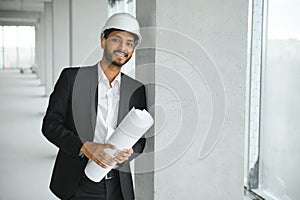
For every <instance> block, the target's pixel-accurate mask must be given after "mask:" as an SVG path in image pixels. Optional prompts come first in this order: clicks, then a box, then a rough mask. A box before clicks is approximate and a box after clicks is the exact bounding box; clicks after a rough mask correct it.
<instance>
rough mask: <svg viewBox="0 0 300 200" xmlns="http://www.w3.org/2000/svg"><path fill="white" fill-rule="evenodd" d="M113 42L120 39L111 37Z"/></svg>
mask: <svg viewBox="0 0 300 200" xmlns="http://www.w3.org/2000/svg"><path fill="white" fill-rule="evenodd" d="M112 41H113V42H119V41H120V40H119V39H118V38H112Z"/></svg>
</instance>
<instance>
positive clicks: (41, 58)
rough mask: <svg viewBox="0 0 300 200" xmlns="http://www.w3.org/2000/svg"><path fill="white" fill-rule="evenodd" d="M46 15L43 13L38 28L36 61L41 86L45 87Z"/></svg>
mask: <svg viewBox="0 0 300 200" xmlns="http://www.w3.org/2000/svg"><path fill="white" fill-rule="evenodd" d="M44 29H45V23H44V13H41V16H40V19H39V23H38V24H37V26H36V38H35V39H36V49H35V50H36V53H35V55H36V56H35V59H36V64H37V74H38V77H39V79H40V81H41V85H45V84H46V82H45V53H44V51H45V45H44V41H45V40H44V36H45V35H44Z"/></svg>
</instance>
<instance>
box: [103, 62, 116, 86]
mask: <svg viewBox="0 0 300 200" xmlns="http://www.w3.org/2000/svg"><path fill="white" fill-rule="evenodd" d="M100 67H101V68H102V70H103V72H104V74H105V76H106V78H107V79H108V81H109V84H110V85H111V83H112V82H113V81H114V79H115V78H116V76H117V75H118V74H119V73H120V71H121V67H119V66H116V65H113V64H106V63H105V62H104V61H103V60H101V61H100Z"/></svg>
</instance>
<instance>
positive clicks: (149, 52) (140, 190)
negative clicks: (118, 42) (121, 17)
mask: <svg viewBox="0 0 300 200" xmlns="http://www.w3.org/2000/svg"><path fill="white" fill-rule="evenodd" d="M136 8H137V9H136V17H137V19H138V20H139V22H140V26H141V30H143V29H144V28H146V27H155V26H156V14H155V13H156V1H146V0H143V1H140V0H137V1H136ZM146 32H147V31H142V33H145V34H143V37H144V38H143V40H142V43H145V41H147V42H148V43H150V44H151V45H150V46H155V35H154V34H152V35H147V34H146ZM140 47H141V48H138V49H137V50H136V69H135V74H136V78H137V79H138V80H140V81H141V82H142V83H144V84H145V86H146V95H147V105H148V110H149V111H150V113H151V114H152V116H154V117H155V114H154V113H155V109H154V105H155V89H156V88H155V85H154V84H153V83H155V70H156V68H155V59H156V56H155V53H156V50H155V49H154V48H149V49H148V48H143V45H141V46H140ZM153 135H154V129H151V130H149V131H148V132H147V134H146V137H147V143H146V147H145V150H144V152H145V153H146V155H147V156H145V157H143V156H141V157H138V159H136V160H135V171H136V172H137V173H136V174H135V193H136V194H135V195H136V199H142V200H153V199H154V194H155V190H154V188H155V185H154V173H155V172H154V162H155V158H154V154H151V153H152V152H154V146H155V143H154V142H155V140H154V136H153ZM145 165H147V166H148V167H147V168H148V169H146V170H144V168H145ZM139 172H142V173H139Z"/></svg>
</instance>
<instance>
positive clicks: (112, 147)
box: [104, 144, 117, 150]
mask: <svg viewBox="0 0 300 200" xmlns="http://www.w3.org/2000/svg"><path fill="white" fill-rule="evenodd" d="M104 148H109V149H113V150H117V147H115V146H114V145H112V144H104Z"/></svg>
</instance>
